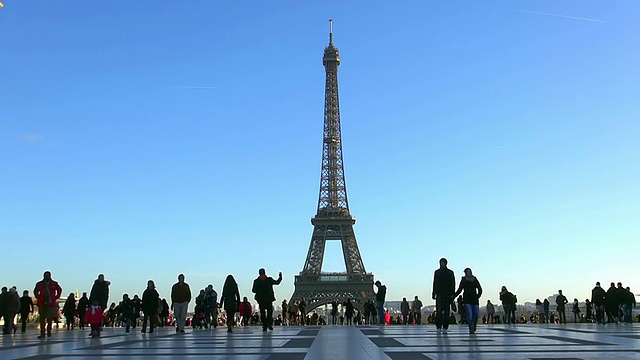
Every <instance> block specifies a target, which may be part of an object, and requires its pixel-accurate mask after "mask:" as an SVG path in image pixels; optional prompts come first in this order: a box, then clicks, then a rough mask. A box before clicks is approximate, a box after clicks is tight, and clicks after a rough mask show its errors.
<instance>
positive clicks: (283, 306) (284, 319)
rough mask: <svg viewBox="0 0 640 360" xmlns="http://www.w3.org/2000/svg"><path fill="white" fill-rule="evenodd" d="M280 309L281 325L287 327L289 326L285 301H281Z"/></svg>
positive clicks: (287, 308) (287, 304) (287, 307)
mask: <svg viewBox="0 0 640 360" xmlns="http://www.w3.org/2000/svg"><path fill="white" fill-rule="evenodd" d="M280 308H281V309H282V325H283V326H287V325H289V316H288V314H289V303H288V302H287V299H284V300H282V304H281V305H280Z"/></svg>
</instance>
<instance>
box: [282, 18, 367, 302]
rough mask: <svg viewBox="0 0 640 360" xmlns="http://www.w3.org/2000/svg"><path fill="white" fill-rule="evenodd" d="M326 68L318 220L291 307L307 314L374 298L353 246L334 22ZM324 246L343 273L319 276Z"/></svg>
mask: <svg viewBox="0 0 640 360" xmlns="http://www.w3.org/2000/svg"><path fill="white" fill-rule="evenodd" d="M322 64H323V65H324V68H325V97H324V129H323V136H322V170H321V173H320V194H319V198H318V209H317V212H316V215H315V216H314V217H313V218H312V219H311V224H312V225H313V234H312V235H311V244H310V245H309V252H308V253H307V259H306V261H305V263H304V267H303V268H302V271H301V272H300V274H299V275H297V276H296V279H295V291H294V294H293V296H292V298H291V301H294V300H299V299H300V298H302V297H305V298H306V299H307V304H308V307H307V310H308V311H311V310H312V309H314V308H316V307H318V306H320V305H323V304H327V303H330V302H331V301H333V299H335V298H338V299H339V300H341V301H344V300H346V299H347V298H351V299H352V300H355V305H354V306H356V307H361V306H362V304H363V303H364V300H367V299H371V298H373V297H374V293H373V275H372V274H371V273H367V272H366V270H365V267H364V262H363V261H362V257H361V256H360V250H359V249H358V244H357V242H356V235H355V233H354V231H353V225H354V224H355V222H356V219H355V217H353V216H351V213H350V211H349V201H348V200H347V185H346V181H345V175H344V164H343V158H342V134H341V125H340V101H339V97H338V66H340V53H339V51H338V48H336V47H335V45H334V44H333V21H332V20H329V45H328V46H327V47H325V49H324V56H323V58H322ZM327 241H340V242H341V244H342V253H343V256H344V262H345V267H346V270H347V271H346V273H326V272H323V271H322V263H323V260H324V251H325V246H326V243H327Z"/></svg>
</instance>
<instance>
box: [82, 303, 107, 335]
mask: <svg viewBox="0 0 640 360" xmlns="http://www.w3.org/2000/svg"><path fill="white" fill-rule="evenodd" d="M103 321H104V316H103V314H102V308H101V307H100V305H99V304H98V301H97V300H94V301H93V302H92V303H91V306H90V307H89V309H87V313H86V314H84V322H85V323H88V324H89V325H90V326H91V335H90V336H91V337H94V338H95V337H99V336H100V325H101V324H102V322H103Z"/></svg>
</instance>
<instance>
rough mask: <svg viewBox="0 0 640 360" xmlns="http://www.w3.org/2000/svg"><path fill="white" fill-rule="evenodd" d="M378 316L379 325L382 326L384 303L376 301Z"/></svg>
mask: <svg viewBox="0 0 640 360" xmlns="http://www.w3.org/2000/svg"><path fill="white" fill-rule="evenodd" d="M377 305H378V315H379V316H380V318H379V319H380V321H379V322H378V323H379V324H380V325H384V301H378V304H377Z"/></svg>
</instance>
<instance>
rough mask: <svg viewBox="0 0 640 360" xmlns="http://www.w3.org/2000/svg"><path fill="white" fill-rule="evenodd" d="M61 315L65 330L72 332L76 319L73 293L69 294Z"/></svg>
mask: <svg viewBox="0 0 640 360" xmlns="http://www.w3.org/2000/svg"><path fill="white" fill-rule="evenodd" d="M62 315H64V319H65V326H66V328H67V330H73V328H74V325H75V318H76V296H75V295H74V294H73V293H70V294H69V296H68V297H67V300H65V302H64V306H63V307H62Z"/></svg>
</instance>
